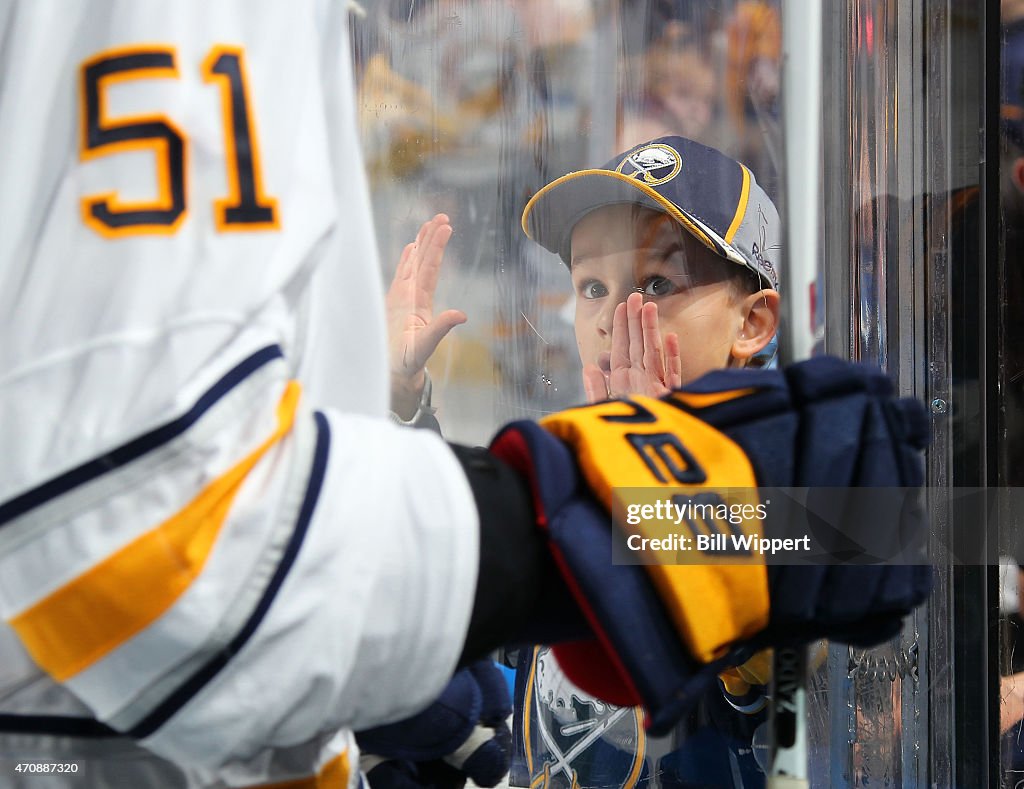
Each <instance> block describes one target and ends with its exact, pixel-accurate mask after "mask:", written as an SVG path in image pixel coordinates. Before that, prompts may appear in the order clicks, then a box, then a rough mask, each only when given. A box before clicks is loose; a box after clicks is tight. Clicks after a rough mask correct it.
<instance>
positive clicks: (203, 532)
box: [10, 381, 301, 682]
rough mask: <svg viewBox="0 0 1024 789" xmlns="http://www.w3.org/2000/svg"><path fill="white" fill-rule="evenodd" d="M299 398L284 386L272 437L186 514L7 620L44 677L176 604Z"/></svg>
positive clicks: (86, 660) (83, 661) (91, 659)
mask: <svg viewBox="0 0 1024 789" xmlns="http://www.w3.org/2000/svg"><path fill="white" fill-rule="evenodd" d="M300 393H301V387H300V386H299V384H298V383H297V382H295V381H292V382H290V383H289V384H288V386H287V387H286V389H285V392H284V395H283V396H282V397H281V401H280V403H279V404H278V407H277V428H276V429H275V430H274V432H273V434H272V435H271V436H270V437H269V438H267V439H266V440H265V441H264V442H263V443H262V444H261V445H260V446H259V447H258V448H257V449H255V450H254V451H253V452H252V453H251V454H249V455H248V456H247V457H246V458H244V459H243V460H242V461H240V462H239V463H237V464H236V465H235V466H234V467H233V468H231V469H230V470H229V471H227V472H226V473H225V474H223V475H222V476H220V477H218V478H217V479H215V480H214V481H213V482H211V483H210V484H209V485H207V486H206V488H204V489H203V491H202V492H201V493H200V494H199V495H198V496H196V498H194V499H193V500H192V501H191V502H190V503H189V504H188V505H187V506H186V507H185V508H184V509H182V510H180V511H179V512H177V513H176V514H175V515H173V516H172V517H171V518H169V519H168V520H166V521H164V522H163V523H161V524H160V525H159V526H157V527H156V528H154V529H152V530H150V531H148V532H146V533H145V534H143V535H142V536H141V537H138V538H137V539H135V540H134V541H132V542H131V543H129V544H128V545H126V546H125V547H124V548H121V549H120V550H118V551H117V552H116V553H113V554H111V555H110V556H109V557H107V558H106V559H104V560H103V561H102V562H100V563H99V564H97V565H95V566H94V567H92V568H91V569H89V570H88V571H86V572H85V573H83V574H82V575H80V576H78V577H77V578H75V579H74V580H72V581H70V582H69V583H67V584H65V585H64V586H62V587H61V588H60V589H57V590H56V591H54V592H52V593H51V594H49V595H48V596H47V597H45V598H43V599H42V600H40V601H39V602H38V603H36V604H35V605H33V606H32V607H30V608H28V609H26V610H25V611H23V612H22V613H20V614H18V615H17V616H16V617H14V618H13V619H12V620H11V622H10V625H11V627H13V628H14V630H15V632H17V634H18V636H19V637H20V638H21V641H22V643H23V644H24V645H25V648H26V649H27V650H28V652H29V654H30V655H31V656H32V658H33V659H34V660H35V661H36V663H37V664H38V665H39V666H40V667H41V668H42V669H43V670H45V671H46V672H47V673H48V674H49V675H50V676H51V677H53V678H54V679H55V680H57V681H58V682H63V681H64V680H67V679H68V678H69V677H72V676H74V675H75V674H77V673H78V672H80V671H82V670H83V669H85V668H87V667H89V666H90V665H92V664H93V663H95V662H96V661H98V660H100V659H101V658H102V657H103V656H104V655H106V654H108V653H109V652H111V651H112V650H114V649H116V648H117V647H118V646H119V645H121V644H123V643H124V642H125V641H127V640H128V639H129V638H131V637H132V636H134V635H135V634H136V633H138V632H140V631H142V630H144V629H145V628H146V627H148V626H149V625H150V624H151V623H152V622H153V621H155V620H156V619H157V618H158V617H159V616H160V615H161V614H163V613H164V612H165V611H167V609H169V608H170V607H171V606H172V605H174V603H175V601H176V600H177V599H178V598H179V597H180V596H181V595H182V594H183V593H184V592H185V590H186V589H188V587H189V586H190V585H191V583H192V582H193V581H194V580H195V579H196V578H197V577H198V576H199V574H200V573H201V572H202V570H203V566H204V565H205V563H206V560H207V558H208V557H209V555H210V551H211V550H212V549H213V545H214V542H215V541H216V539H217V535H218V533H219V532H220V529H221V526H222V525H223V523H224V520H225V519H226V518H227V515H228V512H229V511H230V509H231V504H232V502H233V501H234V499H235V495H236V494H237V493H238V491H239V489H240V488H241V486H242V483H243V482H244V481H245V478H246V476H247V475H248V474H249V472H250V471H251V470H252V468H253V467H254V466H255V465H256V464H257V463H258V462H259V460H260V458H262V457H263V456H264V455H265V454H266V452H267V451H268V450H269V449H270V448H271V447H272V446H274V444H276V443H277V442H279V441H280V440H281V438H283V437H284V436H285V435H286V434H287V433H288V432H289V431H290V430H291V428H292V424H293V423H294V421H295V413H296V410H297V408H298V402H299V396H300Z"/></svg>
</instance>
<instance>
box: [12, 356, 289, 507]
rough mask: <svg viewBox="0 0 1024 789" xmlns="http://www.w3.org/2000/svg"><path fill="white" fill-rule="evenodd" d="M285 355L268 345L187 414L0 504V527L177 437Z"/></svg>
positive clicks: (243, 362)
mask: <svg viewBox="0 0 1024 789" xmlns="http://www.w3.org/2000/svg"><path fill="white" fill-rule="evenodd" d="M283 356H284V354H282V352H281V348H280V347H279V346H277V345H268V346H267V347H266V348H263V349H261V350H259V351H256V353H254V354H253V355H252V356H250V357H248V358H247V359H244V360H243V361H241V362H239V363H238V364H237V365H235V367H233V368H232V369H231V370H230V371H229V372H227V373H226V374H225V375H224V377H223V378H221V379H220V380H219V381H217V383H215V384H214V385H213V386H211V387H210V388H209V389H208V390H207V391H206V392H205V393H203V395H202V396H201V397H200V398H199V399H198V400H197V401H196V402H195V405H193V406H192V407H191V408H190V409H189V410H188V411H187V412H185V413H184V414H182V415H181V416H179V417H178V418H177V419H174V420H172V421H170V422H167V423H166V424H164V425H161V426H160V427H157V428H154V429H153V430H151V431H149V432H148V433H145V434H143V435H141V436H139V437H138V438H135V439H132V440H131V441H129V442H128V443H127V444H122V445H121V446H119V447H118V448H116V449H113V450H111V451H110V452H107V453H106V454H105V455H103V456H102V457H98V458H95V459H94V460H90V461H87V462H86V463H83V464H82V465H80V466H77V467H76V468H73V469H71V470H70V471H67V472H65V473H63V474H61V475H60V476H59V477H54V478H53V479H51V480H49V481H48V482H44V483H43V484H42V485H39V486H38V487H35V488H32V489H31V490H28V491H26V492H25V493H22V494H20V495H18V496H15V497H14V498H13V499H10V500H9V501H6V502H4V503H3V504H0V526H3V525H4V524H5V523H8V522H9V521H12V520H14V519H15V518H17V517H19V516H21V515H24V514H25V513H26V512H29V511H30V510H33V509H35V508H36V507H39V506H41V505H42V504H45V503H46V502H48V501H50V500H51V499H55V498H57V497H58V496H61V495H63V494H65V493H67V492H68V491H70V490H73V489H74V488H77V487H78V486H80V485H84V484H85V483H87V482H91V481H92V480H94V479H96V478H97V477H101V476H103V475H104V474H109V473H110V472H112V471H115V470H117V469H119V468H121V467H122V466H125V465H127V464H128V463H131V462H132V461H133V460H137V459H138V458H140V457H142V456H143V455H145V454H146V453H147V452H152V451H153V450H154V449H157V448H158V447H161V446H163V445H164V444H167V443H168V442H170V441H172V440H173V439H175V438H177V437H178V436H180V435H181V434H182V433H184V432H185V431H186V430H188V429H189V428H190V427H191V426H192V425H193V424H195V423H196V422H197V421H198V420H199V418H200V417H201V416H202V415H203V414H205V413H206V412H207V411H208V410H210V408H212V407H213V406H214V405H215V404H216V403H217V401H218V400H220V399H221V398H222V397H224V396H225V395H226V394H227V393H228V392H230V391H231V390H232V389H234V388H235V387H236V386H238V385H239V384H240V383H241V382H242V381H244V380H245V379H246V378H248V377H249V376H250V375H252V374H253V373H254V372H256V371H257V370H258V369H259V368H261V367H263V366H264V365H265V364H267V363H269V362H271V361H273V360H274V359H280V358H283Z"/></svg>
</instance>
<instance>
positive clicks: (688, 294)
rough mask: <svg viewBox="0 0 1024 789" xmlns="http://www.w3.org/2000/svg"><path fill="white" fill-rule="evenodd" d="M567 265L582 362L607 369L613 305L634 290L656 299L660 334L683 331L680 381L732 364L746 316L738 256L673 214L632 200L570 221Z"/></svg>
mask: <svg viewBox="0 0 1024 789" xmlns="http://www.w3.org/2000/svg"><path fill="white" fill-rule="evenodd" d="M570 270H571V276H572V283H573V290H574V291H575V293H576V322H575V327H576V344H577V347H578V348H579V353H580V360H581V361H582V362H583V364H584V365H586V364H589V363H594V364H597V365H598V366H599V367H600V368H601V369H602V370H603V371H604V372H605V374H606V375H607V373H608V369H609V357H610V352H611V348H612V316H613V314H614V312H615V307H616V306H617V305H618V304H620V303H622V302H624V301H625V300H626V297H627V296H629V294H631V293H634V292H637V291H639V292H641V293H643V294H644V301H645V302H649V301H653V302H654V303H655V304H657V306H658V327H659V331H660V334H661V336H662V338H664V336H665V335H666V334H668V333H670V332H674V333H676V334H677V335H678V337H679V346H680V358H681V362H682V383H683V384H686V383H688V382H690V381H693V380H694V379H696V378H699V377H700V376H701V375H704V374H705V373H707V372H710V371H711V370H716V369H720V368H722V367H726V366H727V365H728V364H729V362H730V355H731V354H730V352H731V349H732V346H733V342H734V340H735V339H736V338H737V336H738V333H739V332H740V331H741V330H742V328H743V318H744V312H743V309H742V305H743V301H744V294H742V293H741V292H740V290H739V288H738V287H737V286H736V285H735V284H734V280H733V278H732V275H733V274H734V273H735V264H732V263H729V262H728V261H725V260H722V259H721V258H719V257H717V256H716V255H714V254H713V253H711V252H710V251H709V250H707V249H706V248H705V247H704V246H703V245H702V244H700V242H698V241H697V240H696V239H695V238H693V236H691V235H690V234H689V233H688V232H686V230H684V229H683V228H682V227H681V226H680V225H679V224H678V223H677V222H676V221H675V220H674V219H673V218H672V217H670V216H669V215H668V214H664V213H661V212H658V211H654V210H651V209H649V208H641V207H639V206H631V205H613V206H606V207H604V208H600V209H597V210H596V211H592V212H591V213H589V214H587V215H586V216H585V217H584V218H583V219H582V220H580V221H579V222H578V223H577V224H576V226H575V228H573V232H572V263H571V266H570Z"/></svg>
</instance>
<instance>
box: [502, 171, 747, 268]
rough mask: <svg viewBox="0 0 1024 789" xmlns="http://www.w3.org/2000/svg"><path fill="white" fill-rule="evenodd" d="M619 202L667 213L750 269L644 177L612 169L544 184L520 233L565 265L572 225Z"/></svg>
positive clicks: (710, 246) (528, 208)
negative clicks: (639, 177) (554, 255)
mask: <svg viewBox="0 0 1024 789" xmlns="http://www.w3.org/2000/svg"><path fill="white" fill-rule="evenodd" d="M622 204H627V205H641V206H646V207H647V208H652V209H654V210H655V211H663V212H665V213H667V214H669V215H671V216H672V217H673V218H675V220H676V221H677V222H679V224H681V225H682V226H683V227H685V228H686V229H687V230H688V231H689V232H690V233H691V234H692V235H693V236H694V237H695V238H696V239H697V240H698V241H700V242H701V243H702V244H704V246H706V247H707V248H708V249H710V250H711V251H712V252H714V253H715V254H717V255H720V256H722V257H724V258H727V259H728V260H731V261H732V262H734V263H738V264H740V265H742V266H745V267H747V268H749V266H748V265H747V262H746V261H745V260H744V258H743V256H742V255H740V253H739V252H738V251H736V250H735V249H733V248H732V246H731V245H730V244H727V243H726V242H725V240H724V239H722V238H721V237H719V236H718V235H717V234H716V233H715V232H714V231H712V230H711V229H710V228H708V227H707V226H706V225H704V224H703V223H702V222H700V220H698V219H696V218H695V217H693V216H691V215H690V214H689V213H687V212H686V211H685V210H683V209H682V208H681V207H679V206H677V205H676V204H675V203H673V202H672V201H671V200H668V199H666V198H665V197H663V196H662V195H661V194H659V193H658V192H657V191H656V190H655V189H654V188H652V187H650V186H648V185H647V184H645V183H643V182H642V181H639V180H637V179H636V178H632V177H630V176H628V175H623V174H622V173H618V172H615V171H613V170H600V169H595V170H579V171H577V172H574V173H569V174H567V175H563V176H562V177H561V178H558V179H556V180H554V181H552V182H551V183H549V184H547V185H546V186H545V187H544V188H543V189H541V190H540V191H538V192H537V193H536V194H535V195H534V196H533V197H532V198H531V199H530V202H528V203H527V204H526V208H525V209H524V210H523V219H522V224H523V231H524V232H525V233H526V235H527V236H528V237H529V238H531V239H533V240H534V241H536V242H537V243H538V244H540V245H541V246H543V247H544V248H545V249H547V250H549V251H551V252H554V253H555V254H557V255H559V256H560V257H561V258H562V260H563V261H564V262H565V264H566V265H569V263H570V260H571V254H570V241H571V240H572V229H573V227H575V226H576V223H577V222H579V221H580V220H581V219H582V218H583V217H584V216H586V215H587V214H589V213H590V212H591V211H594V210H596V209H598V208H603V207H605V206H609V205H622Z"/></svg>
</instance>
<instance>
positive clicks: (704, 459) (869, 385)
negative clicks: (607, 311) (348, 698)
mask: <svg viewBox="0 0 1024 789" xmlns="http://www.w3.org/2000/svg"><path fill="white" fill-rule="evenodd" d="M926 439H927V422H926V417H925V415H924V411H923V408H922V407H921V405H920V404H919V403H916V402H914V401H910V400H895V399H893V398H892V396H891V385H890V383H889V382H888V380H887V379H886V378H885V377H884V376H882V375H881V374H880V373H878V372H873V371H870V370H868V369H867V368H864V367H860V366H856V365H851V364H847V363H844V362H841V361H839V360H837V359H832V358H818V359H812V360H810V361H808V362H804V363H801V364H798V365H794V366H792V367H790V368H788V369H787V370H785V371H779V370H757V371H741V370H723V371H719V372H715V373H711V374H710V375H708V376H705V377H704V378H702V379H700V380H698V381H696V382H695V383H693V384H691V385H690V386H688V387H685V388H684V389H682V390H679V391H677V392H673V393H672V394H670V395H667V396H666V397H664V398H662V399H660V400H656V399H651V398H645V397H636V398H633V399H631V400H625V401H608V402H604V403H598V404H595V405H592V406H588V407H583V408H576V409H571V410H568V411H564V412H559V413H557V414H554V415H552V416H550V417H547V418H546V419H544V420H542V422H541V423H540V424H537V423H533V422H517V423H513V424H511V425H509V426H508V427H506V428H505V429H504V430H503V431H502V432H501V433H499V435H498V436H497V437H496V438H495V440H494V442H493V444H492V446H491V451H492V452H494V453H495V454H496V455H497V456H498V457H500V458H502V459H503V460H505V462H507V463H509V464H511V465H512V466H514V467H516V468H517V469H519V471H520V472H521V473H523V474H524V475H525V476H526V477H527V478H528V479H529V480H530V482H531V485H532V489H533V494H534V504H535V507H536V511H537V514H538V524H539V526H540V527H541V528H542V529H544V530H545V531H546V533H547V535H548V538H549V545H550V548H551V550H552V553H553V555H554V557H555V559H556V562H557V563H558V564H559V566H560V568H561V570H562V574H563V576H564V577H565V579H566V581H567V583H568V585H569V587H570V589H571V590H572V592H573V595H574V597H575V598H576V601H577V603H578V604H579V605H580V607H581V609H582V610H583V612H584V614H585V616H586V617H587V619H588V621H589V623H590V626H591V628H592V629H593V631H594V633H595V634H596V638H597V641H594V642H574V643H567V644H561V645H558V646H556V647H555V652H556V655H557V657H558V660H559V663H560V664H561V666H562V668H563V669H564V670H565V672H566V674H567V675H568V676H569V677H570V679H572V681H573V682H574V683H575V684H577V685H578V686H579V687H580V688H582V689H583V690H585V691H587V692H589V693H592V694H593V695H595V696H598V697H601V698H604V699H607V700H608V701H609V702H611V703H614V704H619V705H629V704H633V705H637V704H638V705H640V706H643V707H644V709H645V711H646V713H647V716H648V717H647V724H648V728H649V729H650V730H651V731H652V732H653V733H655V734H659V733H663V732H665V731H667V730H668V729H669V728H670V727H671V726H672V725H673V723H674V722H675V721H676V720H677V719H678V718H679V717H680V716H681V715H682V714H684V713H685V712H686V711H687V710H688V709H689V708H690V707H691V706H692V705H693V704H694V702H695V701H696V700H697V699H698V698H699V697H700V695H701V694H702V693H704V692H705V691H706V690H707V688H708V687H709V685H710V684H712V683H714V682H715V674H716V673H717V672H718V671H721V670H722V669H724V668H726V667H727V666H730V665H737V664H739V663H742V662H743V661H745V660H747V659H749V658H750V657H751V656H752V654H753V653H754V651H756V650H757V649H761V648H763V647H766V646H772V645H777V644H783V643H792V642H795V641H808V640H812V639H815V638H822V637H828V638H832V639H834V640H838V641H847V642H852V643H858V644H871V643H877V642H879V641H882V640H884V639H885V638H887V637H890V636H891V635H893V634H894V633H896V632H898V630H899V628H900V626H901V622H902V617H903V616H904V615H905V614H907V613H908V612H909V611H910V610H912V609H913V608H914V607H915V606H917V605H919V604H920V603H921V602H922V601H923V600H924V598H925V597H926V595H927V592H928V589H929V588H930V579H931V572H930V568H928V567H927V566H925V565H924V558H923V556H921V564H920V565H909V566H908V565H895V564H889V565H884V564H876V565H858V566H842V565H831V566H830V565H824V564H821V565H792V566H777V565H772V566H765V564H764V562H763V560H762V559H760V557H759V556H758V555H756V554H755V555H754V556H752V557H750V559H749V560H747V563H745V564H744V563H740V562H739V561H733V562H731V563H728V564H726V563H711V562H705V563H700V564H653V563H652V564H648V565H646V566H644V567H638V566H633V565H627V564H612V563H611V561H610V560H611V556H612V552H613V533H612V529H611V527H610V518H609V514H608V513H609V510H610V509H611V507H612V498H613V488H652V487H655V488H658V487H660V488H665V489H666V490H668V489H672V490H678V488H679V487H680V486H686V487H687V488H688V489H700V488H706V489H709V490H721V489H725V488H729V489H737V488H750V489H753V488H756V487H757V486H758V485H761V486H768V487H792V488H797V487H826V486H827V487H832V488H845V487H859V486H893V487H917V486H920V485H921V484H922V482H923V474H922V464H921V458H920V450H921V449H923V448H924V445H925V443H926ZM901 525H902V527H903V528H904V530H905V531H904V532H903V533H902V534H901V537H902V538H911V539H912V538H914V537H919V536H921V535H922V534H923V533H924V529H925V525H924V523H923V519H921V518H918V519H917V520H915V521H912V522H911V523H909V524H908V523H903V524H901ZM764 528H765V529H766V532H767V533H766V534H764V535H763V536H765V537H771V529H772V521H771V519H770V518H769V519H768V520H767V521H766V523H765V524H764Z"/></svg>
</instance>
